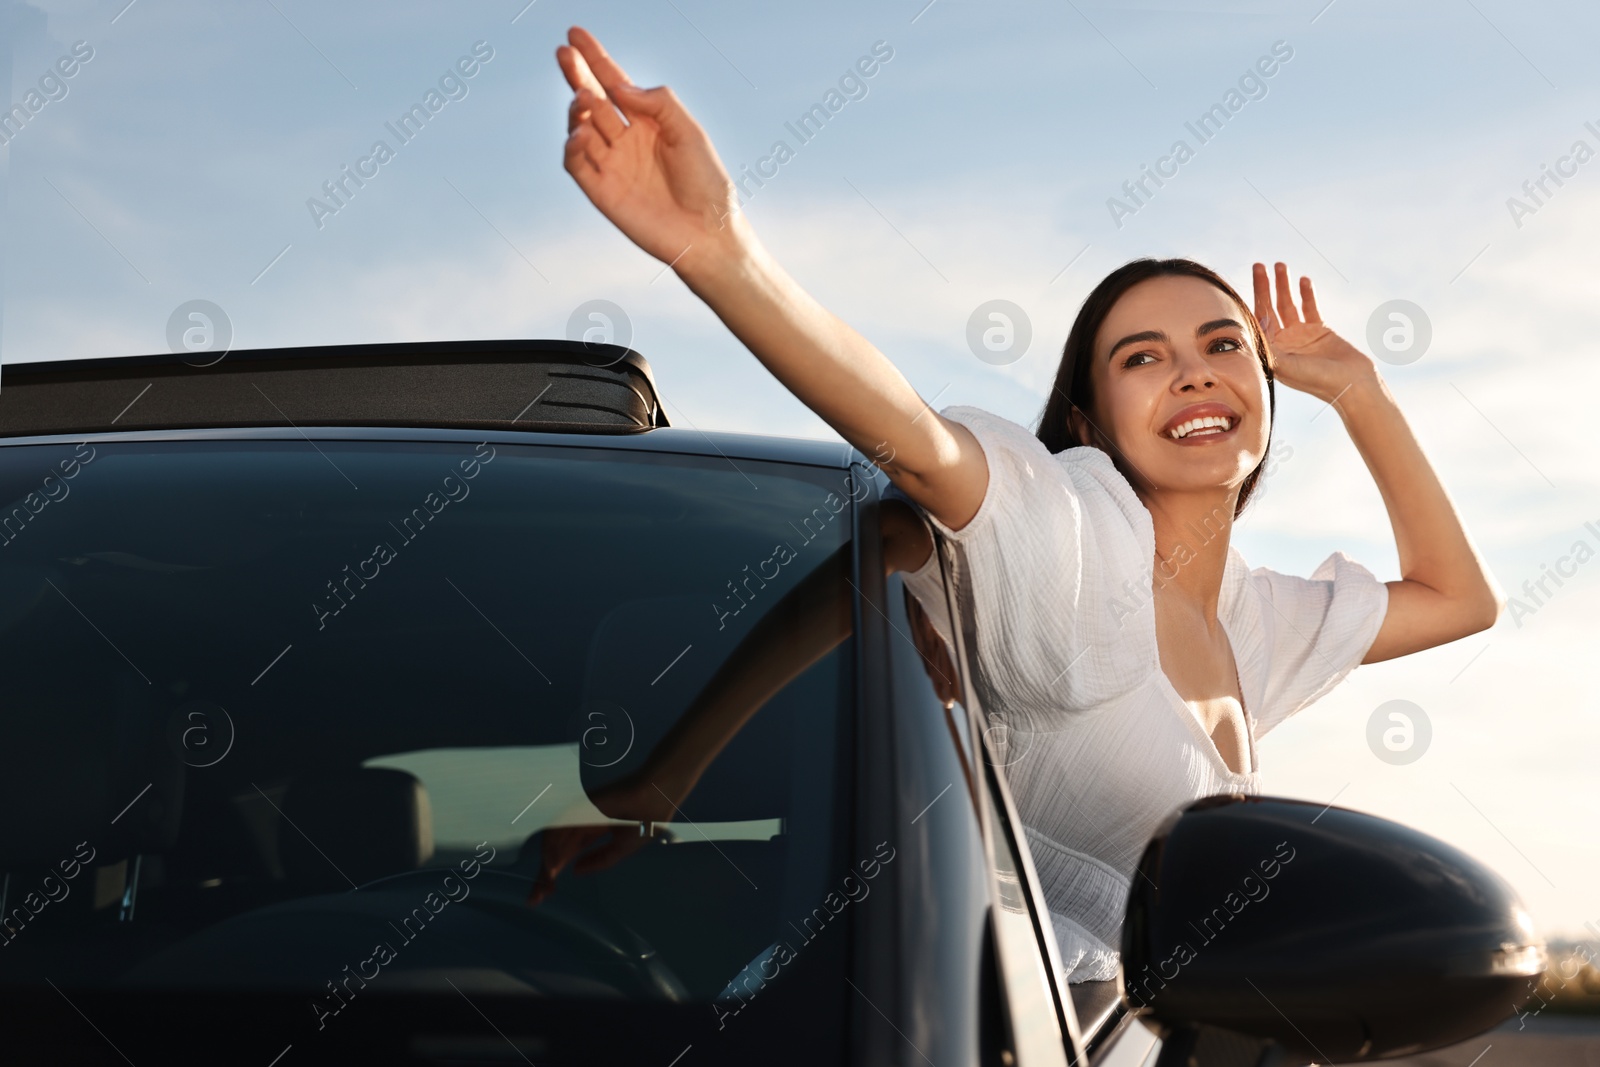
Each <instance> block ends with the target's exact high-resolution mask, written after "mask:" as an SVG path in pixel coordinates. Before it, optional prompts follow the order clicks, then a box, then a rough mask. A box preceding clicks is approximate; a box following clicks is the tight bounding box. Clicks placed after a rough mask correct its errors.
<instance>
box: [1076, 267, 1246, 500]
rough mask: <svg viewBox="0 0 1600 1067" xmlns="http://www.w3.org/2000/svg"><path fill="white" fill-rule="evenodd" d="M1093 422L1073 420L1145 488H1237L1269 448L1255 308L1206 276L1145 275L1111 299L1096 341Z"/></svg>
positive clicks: (1084, 438)
mask: <svg viewBox="0 0 1600 1067" xmlns="http://www.w3.org/2000/svg"><path fill="white" fill-rule="evenodd" d="M1089 373H1090V381H1091V383H1092V395H1093V397H1094V404H1093V412H1092V416H1093V420H1094V424H1095V428H1096V429H1098V431H1099V433H1100V434H1101V435H1103V439H1102V440H1100V441H1098V442H1097V441H1096V440H1094V439H1093V435H1092V430H1091V429H1090V428H1089V427H1087V426H1086V425H1084V424H1082V422H1081V420H1074V426H1075V433H1077V435H1078V440H1079V442H1080V443H1083V444H1096V443H1098V444H1100V445H1101V447H1106V445H1105V441H1104V438H1109V441H1110V445H1111V447H1107V451H1109V452H1110V453H1111V455H1112V458H1113V459H1114V460H1116V461H1117V463H1118V466H1119V467H1121V468H1122V469H1123V471H1124V473H1125V474H1126V475H1127V477H1128V479H1129V481H1130V482H1132V483H1133V485H1134V487H1135V488H1136V489H1137V490H1139V492H1140V494H1141V496H1143V495H1146V494H1149V493H1152V492H1156V493H1160V492H1204V491H1207V490H1217V489H1223V488H1226V489H1229V490H1231V491H1232V492H1233V493H1235V494H1236V493H1237V491H1238V488H1239V486H1240V485H1241V484H1242V483H1243V482H1244V480H1245V478H1246V477H1248V476H1249V474H1250V472H1251V471H1253V470H1254V469H1255V468H1256V466H1257V465H1258V464H1259V463H1260V462H1261V460H1262V458H1263V457H1264V456H1265V455H1266V451H1267V441H1268V434H1269V432H1270V430H1271V410H1270V407H1269V398H1268V394H1267V377H1266V373H1265V371H1264V370H1263V369H1262V366H1261V359H1260V355H1259V353H1258V352H1257V349H1256V341H1255V335H1254V333H1253V332H1252V330H1251V329H1250V326H1249V321H1248V316H1247V313H1246V312H1245V311H1244V309H1243V308H1241V307H1240V306H1239V305H1238V304H1237V303H1235V302H1234V301H1233V299H1232V298H1231V297H1229V295H1228V294H1227V293H1225V292H1223V291H1222V290H1220V289H1218V288H1217V287H1216V286H1214V285H1212V284H1210V283H1209V282H1206V281H1204V280H1202V279H1200V278H1195V277H1189V276H1183V275H1165V276H1159V277H1155V278H1149V279H1147V280H1145V281H1142V282H1139V283H1138V284H1136V285H1134V286H1132V287H1131V288H1129V289H1128V290H1127V292H1125V293H1123V294H1122V296H1121V297H1120V298H1118V300H1117V302H1116V303H1115V304H1114V305H1113V306H1112V308H1111V310H1110V312H1109V313H1108V314H1107V315H1106V317H1105V320H1104V321H1103V322H1102V323H1101V324H1100V329H1099V331H1098V332H1097V334H1096V335H1095V339H1094V363H1093V366H1092V367H1091V368H1090V372H1089Z"/></svg>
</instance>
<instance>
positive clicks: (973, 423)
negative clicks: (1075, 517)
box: [939, 404, 1144, 511]
mask: <svg viewBox="0 0 1600 1067" xmlns="http://www.w3.org/2000/svg"><path fill="white" fill-rule="evenodd" d="M939 414H940V415H942V416H943V417H945V418H947V419H950V420H951V421H953V422H959V423H961V424H962V425H963V426H965V427H966V428H967V429H969V430H971V431H972V434H973V436H974V437H976V438H977V439H978V443H979V444H980V445H982V446H983V450H984V456H985V458H986V459H988V458H990V457H991V456H993V454H994V452H995V451H996V450H999V451H1003V452H1004V453H1006V455H1007V458H1010V459H1013V460H1020V461H1021V463H1022V464H1024V465H1025V467H1026V468H1030V473H1031V465H1032V464H1034V463H1037V464H1039V465H1040V466H1041V467H1042V469H1043V470H1044V471H1045V472H1052V473H1055V474H1056V475H1057V476H1058V477H1064V478H1065V479H1066V480H1068V481H1069V482H1070V483H1071V485H1072V487H1073V488H1074V489H1076V490H1078V491H1079V492H1080V493H1085V494H1089V495H1093V496H1098V497H1103V498H1106V499H1107V500H1113V499H1114V500H1116V502H1117V503H1119V504H1128V503H1131V504H1133V505H1135V506H1136V507H1138V508H1139V509H1140V510H1141V511H1142V510H1144V506H1143V504H1140V503H1139V501H1138V498H1137V496H1135V495H1134V492H1133V487H1132V486H1131V485H1129V484H1128V479H1127V478H1126V477H1124V476H1123V474H1122V472H1121V471H1119V470H1118V469H1117V466H1116V464H1115V463H1113V462H1112V460H1111V457H1110V456H1109V455H1108V454H1106V453H1105V452H1104V451H1102V450H1101V449H1098V448H1093V447H1090V446H1087V445H1073V446H1071V447H1069V448H1064V449H1062V450H1061V451H1059V452H1051V451H1050V449H1049V448H1048V447H1047V446H1046V445H1045V443H1044V442H1043V441H1041V440H1040V439H1039V435H1038V434H1037V433H1036V432H1035V431H1033V430H1030V429H1028V428H1027V427H1026V426H1023V425H1022V424H1021V423H1019V422H1016V421H1014V420H1012V419H1008V418H1006V417H1005V416H1003V415H997V414H995V413H994V412H992V411H989V410H988V409H986V408H981V407H977V406H975V405H971V404H951V405H948V406H946V407H944V408H942V409H941V410H940V411H939Z"/></svg>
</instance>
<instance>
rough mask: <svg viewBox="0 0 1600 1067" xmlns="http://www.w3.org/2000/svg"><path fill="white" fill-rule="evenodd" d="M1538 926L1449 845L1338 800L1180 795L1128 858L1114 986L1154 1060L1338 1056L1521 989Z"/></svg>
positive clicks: (1529, 979) (1421, 1045)
mask: <svg viewBox="0 0 1600 1067" xmlns="http://www.w3.org/2000/svg"><path fill="white" fill-rule="evenodd" d="M1544 968H1545V949H1544V942H1543V940H1542V939H1541V938H1540V937H1539V936H1538V935H1537V934H1535V932H1534V929H1533V922H1532V919H1531V918H1530V917H1529V916H1528V913H1527V912H1526V911H1525V910H1524V909H1523V907H1522V904H1521V901H1520V900H1519V899H1518V898H1517V895H1516V893H1515V891H1514V890H1512V888H1511V887H1510V886H1509V885H1507V884H1506V883H1505V881H1504V880H1502V879H1501V878H1500V877H1499V876H1498V875H1496V874H1495V873H1494V872H1493V871H1491V870H1489V869H1488V868H1487V867H1485V866H1484V865H1483V864H1481V863H1479V862H1477V861H1476V860H1474V859H1472V858H1471V857H1470V856H1468V855H1466V854H1465V853H1463V852H1461V851H1460V850H1459V849H1456V848H1452V847H1451V846H1450V845H1447V844H1445V843H1444V842H1442V841H1439V840H1437V839H1435V838H1432V837H1429V836H1427V835H1426V834H1422V833H1418V832H1417V831H1415V830H1411V829H1408V828H1407V827H1405V826H1402V825H1400V824H1399V823H1394V822H1390V821H1388V820H1386V819H1380V818H1377V817H1376V816H1372V815H1365V814H1362V813H1361V812H1356V811H1350V810H1347V809H1344V808H1335V807H1327V808H1324V807H1322V806H1320V805H1317V804H1310V803H1305V802H1303V801H1297V800H1282V799H1278V798H1273V797H1258V796H1237V795H1235V796H1215V797H1207V798H1205V799H1204V800H1200V801H1197V802H1195V803H1194V804H1191V805H1189V806H1188V807H1187V808H1184V809H1183V810H1182V811H1180V812H1178V813H1177V814H1175V815H1174V816H1172V817H1171V818H1170V819H1168V820H1167V822H1166V823H1165V824H1164V825H1163V826H1162V828H1161V829H1160V831H1158V832H1157V833H1156V835H1155V837H1154V838H1152V839H1151V841H1150V844H1149V845H1148V846H1147V847H1146V849H1145V852H1144V856H1143V858H1142V859H1141V860H1140V862H1139V868H1138V871H1137V872H1136V873H1135V875H1134V878H1133V885H1132V888H1131V889H1130V891H1129V899H1128V911H1127V915H1126V917H1125V919H1124V921H1123V925H1122V978H1121V981H1122V989H1123V996H1124V997H1125V998H1126V1000H1127V1002H1128V1005H1129V1007H1130V1008H1131V1009H1132V1010H1133V1011H1134V1012H1135V1013H1136V1014H1138V1015H1139V1016H1141V1017H1142V1018H1143V1019H1144V1020H1145V1021H1146V1022H1147V1023H1148V1024H1149V1025H1150V1026H1151V1027H1152V1028H1153V1029H1154V1030H1156V1032H1157V1033H1159V1034H1161V1036H1162V1038H1163V1048H1162V1056H1161V1059H1160V1060H1159V1061H1158V1064H1159V1065H1160V1067H1165V1065H1167V1064H1185V1065H1198V1067H1233V1065H1239V1067H1258V1065H1267V1064H1287V1063H1294V1062H1299V1063H1306V1062H1309V1061H1313V1060H1314V1061H1316V1062H1318V1063H1350V1062H1358V1061H1364V1060H1375V1059H1380V1058H1384V1057H1389V1056H1399V1055H1405V1054H1409V1053H1413V1052H1419V1051H1422V1050H1425V1049H1431V1048H1439V1047H1441V1046H1443V1045H1449V1044H1453V1043H1455V1042H1457V1041H1461V1040H1464V1039H1466V1038H1468V1037H1471V1036H1472V1035H1474V1034H1478V1033H1482V1032H1483V1031H1485V1030H1487V1029H1489V1028H1491V1027H1493V1026H1495V1025H1496V1024H1498V1023H1499V1022H1501V1021H1502V1020H1504V1019H1507V1018H1509V1017H1510V1016H1511V1014H1512V1013H1513V1012H1514V1011H1515V1010H1516V1009H1517V1008H1518V1007H1519V1006H1520V1005H1521V1004H1522V1003H1523V1002H1525V1001H1526V1000H1527V999H1528V997H1529V995H1530V993H1531V991H1532V987H1533V982H1534V981H1535V980H1536V979H1537V977H1538V976H1539V975H1540V974H1541V973H1542V972H1543V970H1544Z"/></svg>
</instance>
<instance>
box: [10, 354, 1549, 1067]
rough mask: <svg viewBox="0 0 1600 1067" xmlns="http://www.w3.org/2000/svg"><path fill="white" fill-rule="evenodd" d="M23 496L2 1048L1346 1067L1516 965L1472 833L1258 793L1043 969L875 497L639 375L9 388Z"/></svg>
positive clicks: (609, 361) (14, 579)
mask: <svg viewBox="0 0 1600 1067" xmlns="http://www.w3.org/2000/svg"><path fill="white" fill-rule="evenodd" d="M0 483H3V490H0V503H3V505H4V507H3V510H0V679H3V685H4V692H5V699H4V703H3V706H0V707H3V710H0V715H3V720H0V721H3V724H4V742H3V745H0V753H3V759H4V761H5V767H4V773H3V775H0V819H3V820H4V827H3V830H0V871H3V872H4V879H3V881H0V895H3V900H0V913H3V916H4V919H3V921H0V986H3V987H4V988H3V990H0V1012H3V1013H4V1016H3V1018H4V1027H3V1031H0V1057H3V1059H4V1062H7V1063H21V1062H39V1063H125V1062H127V1063H134V1064H139V1065H141V1067H143V1065H144V1064H148V1063H172V1062H199V1061H205V1062H225V1063H245V1064H260V1065H262V1067H267V1065H279V1067H292V1065H294V1064H299V1063H312V1062H337V1063H374V1064H379V1063H429V1064H478V1063H523V1062H526V1063H532V1064H539V1065H541V1067H543V1065H546V1064H576V1063H584V1064H589V1063H630V1064H656V1065H660V1067H672V1065H682V1067H689V1065H692V1064H697V1063H729V1064H732V1063H760V1064H779V1063H796V1064H799V1063H805V1064H819V1063H827V1064H832V1063H852V1064H908V1065H910V1064H926V1065H934V1067H953V1065H957V1064H1005V1065H1014V1064H1019V1063H1020V1064H1022V1065H1023V1067H1034V1065H1040V1064H1067V1063H1096V1064H1107V1065H1110V1064H1139V1063H1144V1062H1153V1061H1156V1060H1157V1057H1159V1062H1160V1063H1162V1064H1167V1063H1195V1064H1202V1065H1224V1064H1265V1063H1292V1062H1306V1061H1308V1060H1309V1059H1312V1058H1316V1059H1319V1060H1324V1061H1326V1060H1330V1059H1331V1060H1350V1059H1367V1058H1376V1057H1379V1056H1385V1055H1395V1054H1400V1053H1402V1052H1405V1051H1409V1050H1415V1049H1420V1048H1427V1047H1434V1046H1437V1045H1439V1044H1443V1043H1445V1042H1448V1041H1451V1040H1455V1039H1459V1038H1462V1037H1465V1036H1467V1035H1469V1034H1472V1033H1475V1032H1479V1031H1481V1030H1484V1029H1487V1028H1488V1027H1490V1026H1492V1025H1494V1024H1495V1023H1496V1022H1498V1021H1499V1020H1500V1019H1502V1018H1505V1017H1507V1016H1508V1015H1509V1014H1510V1012H1511V1010H1512V1007H1513V1004H1514V1003H1515V1002H1516V1001H1517V1000H1518V999H1519V998H1520V997H1521V996H1522V995H1523V994H1524V993H1525V991H1526V988H1527V984H1528V981H1529V978H1530V977H1531V976H1533V975H1536V974H1538V973H1539V971H1540V969H1541V967H1542V963H1543V948H1542V944H1541V943H1540V941H1539V940H1538V938H1537V937H1536V936H1534V934H1533V932H1532V929H1531V925H1530V924H1529V923H1528V922H1527V920H1526V916H1525V915H1524V914H1522V912H1521V909H1520V907H1519V905H1518V904H1517V902H1516V899H1515V897H1514V895H1513V894H1512V893H1511V891H1510V890H1509V889H1508V888H1507V887H1506V886H1505V884H1504V883H1503V882H1501V881H1500V880H1499V879H1498V878H1497V877H1495V876H1494V875H1493V874H1492V873H1490V872H1488V871H1487V870H1485V869H1484V868H1482V867H1480V866H1479V865H1477V864H1476V863H1474V861H1472V860H1471V859H1469V858H1468V857H1465V856H1463V855H1461V854H1460V853H1458V852H1456V851H1455V850H1453V849H1451V848H1449V847H1448V846H1446V845H1443V844H1442V843H1440V842H1437V841H1434V840H1432V839H1430V838H1426V837H1424V836H1423V835H1420V834H1416V833H1414V832H1411V831H1409V830H1406V829H1405V828H1403V827H1398V826H1395V825H1394V824H1391V823H1386V822H1383V821H1382V820H1378V819H1375V818H1373V817H1371V816H1366V815H1361V814H1359V813H1356V812H1350V811H1346V810H1343V809H1338V808H1321V807H1318V806H1315V805H1308V804H1301V803H1298V802H1294V801H1284V800H1274V799H1268V798H1260V797H1242V796H1240V797H1218V798H1210V799H1208V800H1206V801H1202V802H1200V803H1198V804H1196V805H1194V806H1192V807H1191V808H1189V809H1187V810H1186V811H1184V812H1180V813H1174V815H1173V817H1172V819H1171V820H1169V822H1168V824H1167V825H1166V826H1165V827H1164V828H1163V829H1162V831H1161V832H1160V833H1159V834H1158V835H1157V836H1156V837H1155V839H1154V840H1153V841H1152V842H1151V845H1150V848H1149V850H1148V851H1147V853H1146V855H1145V857H1144V860H1143V862H1142V864H1141V867H1140V872H1139V877H1138V878H1137V879H1136V880H1135V888H1134V890H1133V893H1132V896H1131V898H1130V902H1129V913H1128V916H1127V920H1126V921H1125V924H1124V942H1123V946H1122V947H1123V955H1124V968H1125V970H1124V976H1123V980H1122V982H1120V983H1093V984H1083V985H1073V986H1068V985H1067V984H1066V983H1065V982H1064V981H1062V969H1061V967H1060V963H1059V960H1058V959H1057V956H1056V948H1055V939H1054V936H1053V933H1052V931H1051V927H1050V919H1049V917H1048V914H1047V913H1046V911H1045V910H1044V908H1043V907H1042V904H1041V901H1042V899H1043V898H1042V895H1041V893H1040V890H1039V885H1038V881H1037V877H1036V875H1035V872H1034V869H1033V865H1032V862H1031V860H1030V858H1029V856H1028V854H1027V850H1026V847H1025V845H1024V844H1023V843H1022V835H1021V833H1020V826H1019V824H1018V821H1017V816H1016V812H1015V809H1014V808H1013V806H1012V804H1011V801H1010V798H1009V793H1008V791H1007V786H1006V782H1005V770H1004V767H1005V760H1004V759H1001V758H996V752H997V751H998V750H999V747H1000V743H1001V741H1002V740H1003V739H1002V738H999V737H997V736H996V730H997V727H996V726H995V725H994V722H995V721H996V720H994V719H991V718H990V717H989V716H988V715H987V714H986V712H985V709H983V708H982V707H980V706H979V702H978V701H977V700H976V699H975V697H974V695H973V693H972V689H971V685H970V682H969V677H968V670H967V663H966V651H965V650H966V648H968V647H970V644H971V634H970V626H971V622H970V619H968V618H966V617H965V615H964V614H962V613H961V611H960V598H959V596H958V595H957V591H956V590H955V589H953V588H952V589H951V590H950V599H949V601H948V603H947V607H949V608H950V609H951V611H952V613H953V614H952V617H959V618H961V619H962V620H963V621H962V626H961V627H959V628H958V629H961V630H962V631H964V632H961V633H957V634H956V635H955V641H954V644H955V647H954V648H953V649H952V648H950V647H948V646H946V645H945V644H944V642H943V641H942V640H941V639H939V638H938V636H937V635H936V634H935V633H934V631H933V630H932V628H931V626H930V624H929V621H928V617H927V616H926V615H925V614H924V613H923V611H922V609H921V607H920V606H919V605H918V604H917V603H916V601H915V600H914V599H913V598H912V597H911V596H910V595H909V594H908V592H907V591H906V589H905V587H904V586H903V584H902V582H901V580H900V577H899V576H898V574H889V575H885V570H886V569H887V568H886V567H885V565H884V536H885V534H884V531H885V529H887V525H888V524H887V522H886V519H885V517H886V515H887V513H888V511H887V509H888V508H889V507H890V506H900V507H903V506H904V505H903V504H902V503H900V502H895V503H894V504H893V505H890V504H889V503H888V502H886V501H885V500H884V499H883V491H884V490H885V489H886V488H887V485H888V482H887V479H886V478H885V477H884V475H883V474H882V472H880V471H878V470H877V469H876V468H875V467H874V466H873V465H872V464H871V462H870V461H869V460H868V459H867V458H866V457H864V456H863V455H861V454H860V453H859V452H856V451H855V450H853V449H851V448H848V447H846V446H842V445H836V444H828V443H825V442H818V441H805V440H797V439H784V438H775V437H764V436H756V435H747V434H731V433H716V432H708V431H702V430H700V429H698V428H695V427H680V426H673V425H669V424H668V421H667V419H666V417H665V415H664V413H663V410H662V407H661V404H660V400H659V397H658V395H657V392H656V389H655V385H654V382H653V380H652V376H651V373H650V370H649V367H648V365H647V364H646V363H645V361H644V360H643V359H642V358H641V357H640V356H639V355H638V354H637V353H634V352H632V351H629V350H627V349H621V348H614V347H611V346H606V345H594V344H584V343H581V342H563V341H526V342H523V341H506V342H475V343H459V344H442V343H440V344H436V343H428V344H408V345H383V346H369V347H350V348H320V349H296V350H281V351H256V352H234V353H231V354H229V355H228V356H227V357H226V358H225V359H222V360H219V361H214V362H210V363H208V364H207V365H205V366H194V365H190V364H189V363H186V362H184V361H183V360H182V359H179V358H178V357H149V358H138V359H110V360H92V361H86V362H74V363H63V364H32V365H21V366H11V367H7V368H6V369H5V373H4V382H3V390H0ZM938 547H939V551H940V553H941V559H942V561H943V563H944V565H945V567H946V574H947V575H948V574H951V573H957V571H956V570H955V569H954V568H953V567H951V564H952V562H953V557H952V555H951V554H952V552H953V547H952V546H950V545H949V544H943V543H941V544H940V545H939V546H938ZM1285 847H1287V848H1289V850H1290V851H1291V852H1292V853H1293V856H1294V862H1293V865H1292V867H1289V866H1287V865H1285V866H1283V867H1281V868H1280V869H1279V871H1278V872H1276V873H1277V874H1278V875H1280V877H1279V880H1277V881H1275V882H1273V883H1272V892H1271V894H1270V896H1268V895H1266V894H1262V895H1261V896H1259V897H1258V896H1256V895H1254V894H1250V893H1249V892H1248V889H1246V894H1247V895H1246V896H1245V897H1240V896H1239V894H1238V893H1237V892H1235V890H1236V889H1237V888H1238V883H1239V878H1240V871H1241V870H1242V871H1243V872H1244V874H1245V875H1249V876H1254V877H1257V878H1258V880H1260V881H1263V882H1264V881H1268V880H1271V878H1272V877H1273V876H1272V875H1269V874H1268V873H1267V868H1266V866H1265V865H1264V863H1265V860H1266V859H1270V858H1272V857H1276V860H1275V861H1274V862H1275V863H1277V862H1282V863H1285V864H1287V861H1285V860H1284V853H1283V851H1282V849H1283V848H1285ZM557 853H560V854H561V855H564V856H571V857H575V859H574V864H575V866H567V867H566V868H565V869H563V870H561V871H559V872H556V873H554V875H553V876H552V873H551V872H550V871H549V870H548V867H549V866H550V865H549V864H547V863H546V862H545V861H546V860H547V859H549V858H550V857H552V856H554V855H556V854H557ZM1252 865H1256V866H1252ZM587 868H593V869H587ZM1235 899H1239V900H1247V901H1248V909H1244V908H1241V907H1239V906H1235V903H1234V901H1235ZM1191 930H1192V931H1193V933H1191V932H1190V931H1191ZM1208 934H1209V936H1207V935H1208ZM1196 945H1198V946H1199V947H1198V948H1195V946H1196ZM1140 1020H1142V1022H1141V1021H1140ZM1158 1036H1159V1038H1161V1039H1164V1041H1162V1040H1158ZM1158 1046H1159V1047H1160V1051H1159V1052H1157V1051H1156V1049H1157V1048H1158Z"/></svg>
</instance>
